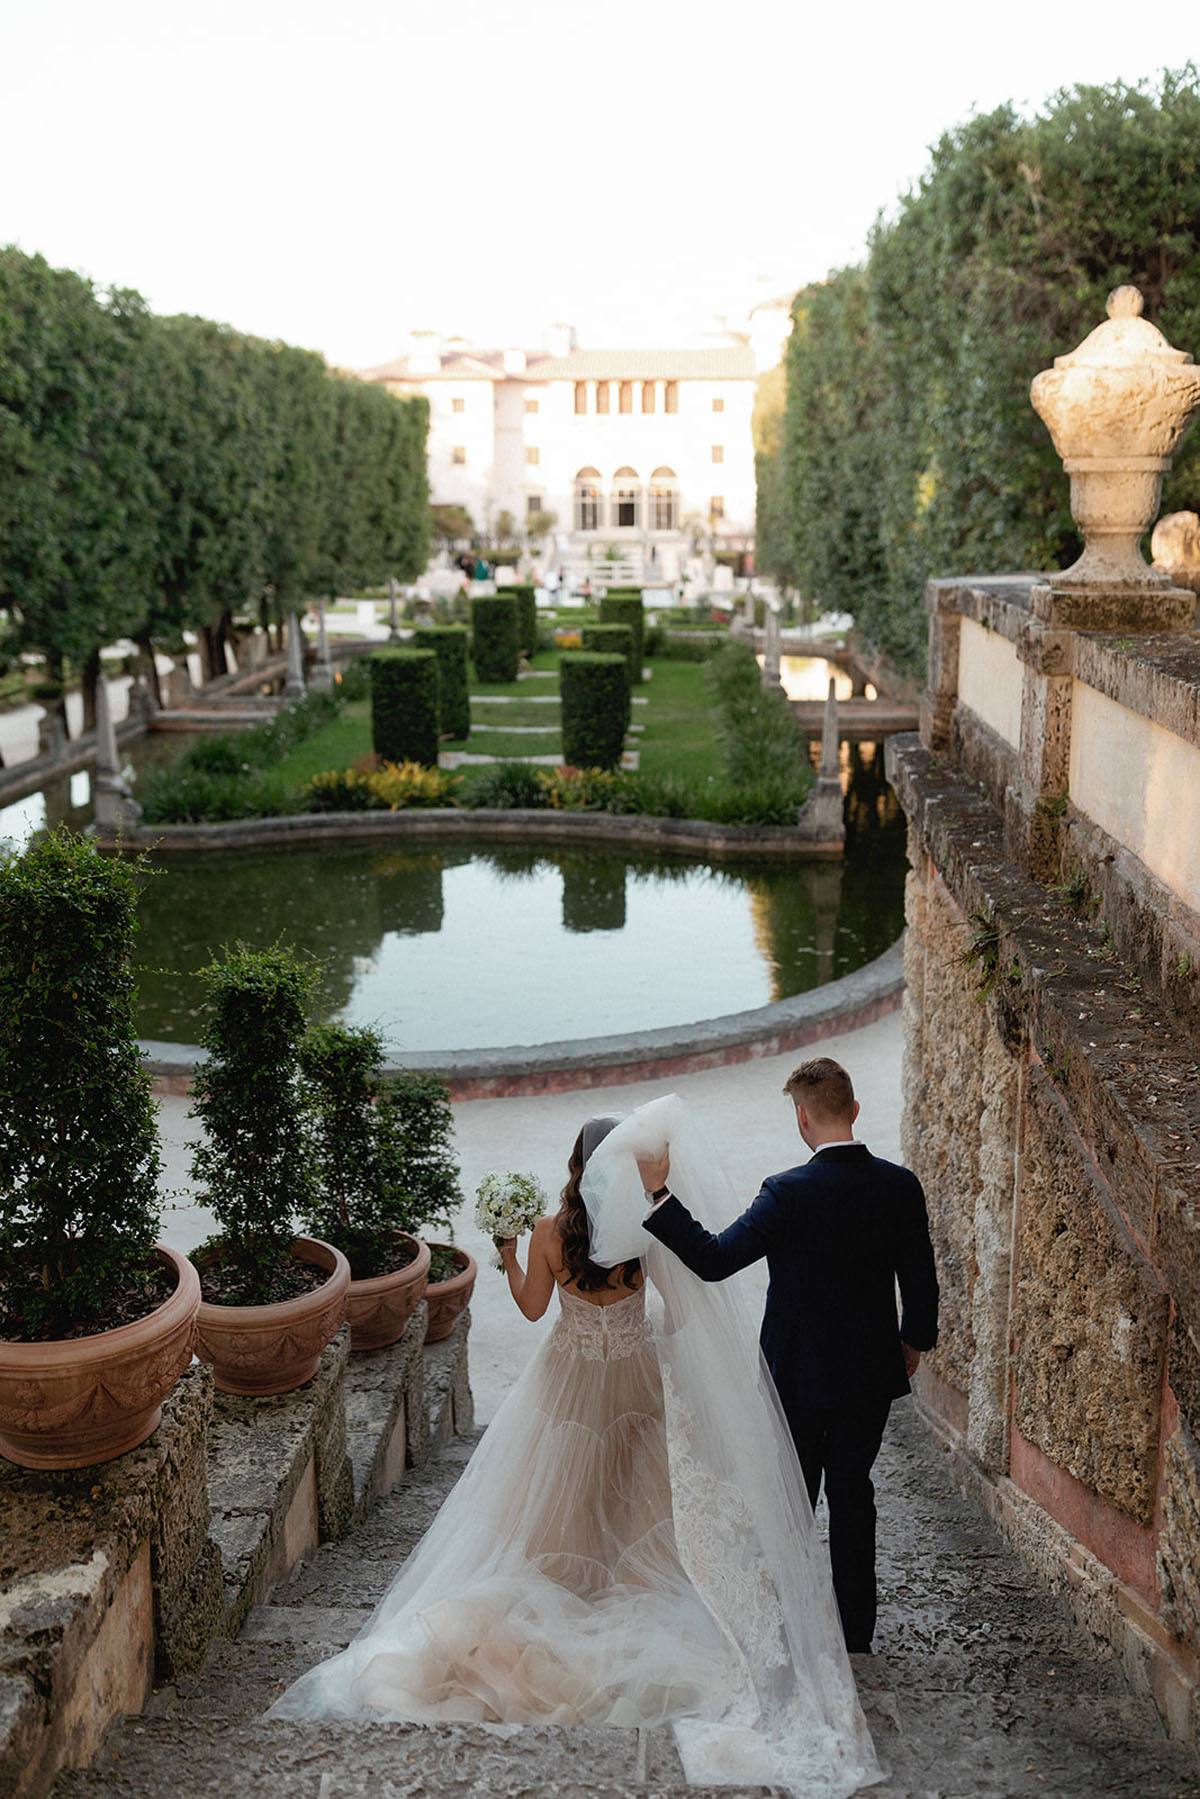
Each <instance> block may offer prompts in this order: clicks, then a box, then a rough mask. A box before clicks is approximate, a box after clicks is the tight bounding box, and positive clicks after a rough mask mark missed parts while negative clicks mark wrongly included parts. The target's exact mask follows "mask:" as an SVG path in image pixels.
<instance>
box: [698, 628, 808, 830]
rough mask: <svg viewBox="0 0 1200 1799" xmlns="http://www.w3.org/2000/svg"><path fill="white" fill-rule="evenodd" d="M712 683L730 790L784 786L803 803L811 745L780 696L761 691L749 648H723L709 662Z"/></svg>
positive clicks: (773, 690) (769, 690) (770, 690)
mask: <svg viewBox="0 0 1200 1799" xmlns="http://www.w3.org/2000/svg"><path fill="white" fill-rule="evenodd" d="M708 680H709V683H710V685H711V687H712V690H713V694H714V696H715V698H716V701H717V707H718V717H719V727H718V728H719V731H720V736H721V749H722V754H723V758H724V762H725V774H726V778H727V779H728V781H729V782H730V784H731V786H732V787H733V788H735V789H741V788H744V789H746V790H747V791H748V792H749V791H751V790H753V789H755V788H756V787H762V785H763V784H764V783H766V784H767V787H768V788H769V789H770V790H771V791H774V789H775V787H776V786H778V787H779V788H780V789H781V790H782V789H783V788H786V789H787V790H788V791H790V792H793V793H794V794H795V796H796V797H795V804H799V802H800V800H802V799H803V798H804V796H805V794H806V793H807V792H808V790H809V788H810V787H811V786H812V782H813V772H812V764H811V762H810V761H809V759H808V749H807V745H806V743H805V741H804V739H803V738H802V737H801V735H800V733H799V731H798V730H797V728H796V721H795V720H794V719H793V717H792V715H791V712H790V711H789V710H788V703H787V700H786V699H785V698H784V695H783V694H782V692H781V691H780V690H779V689H778V688H764V687H763V685H762V678H761V675H760V673H759V668H758V663H757V662H756V660H755V657H754V652H753V651H752V650H751V649H750V647H749V646H748V645H747V644H740V643H730V644H726V645H724V647H723V648H722V649H721V650H720V651H719V653H718V654H717V655H716V656H714V657H712V659H711V660H710V662H709V666H708ZM729 822H731V823H734V822H740V821H738V820H733V819H731V820H730V821H729Z"/></svg>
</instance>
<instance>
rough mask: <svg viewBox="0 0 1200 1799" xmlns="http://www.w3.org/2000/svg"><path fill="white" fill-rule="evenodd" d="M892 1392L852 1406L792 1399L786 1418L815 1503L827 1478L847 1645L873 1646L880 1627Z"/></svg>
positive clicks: (831, 1534) (833, 1551)
mask: <svg viewBox="0 0 1200 1799" xmlns="http://www.w3.org/2000/svg"><path fill="white" fill-rule="evenodd" d="M891 1403H892V1402H891V1400H890V1399H876V1400H862V1401H859V1402H857V1403H855V1404H853V1405H848V1406H793V1407H791V1408H790V1409H789V1412H788V1423H789V1424H790V1426H791V1430H792V1437H793V1439H794V1440H795V1444H796V1454H797V1455H798V1456H799V1458H800V1467H801V1470H802V1472H803V1474H804V1482H805V1485H806V1486H807V1488H808V1496H809V1498H810V1500H811V1501H812V1503H813V1505H814V1506H815V1505H816V1503H817V1495H818V1494H819V1493H820V1491H821V1481H822V1477H824V1481H825V1500H826V1503H827V1505H828V1506H829V1559H830V1562H831V1563H832V1565H833V1591H834V1596H835V1597H836V1599H837V1603H838V1611H839V1612H840V1613H841V1619H842V1630H843V1632H844V1634H845V1638H846V1644H847V1647H848V1648H850V1649H851V1650H863V1649H869V1648H870V1647H871V1638H872V1636H873V1635H874V1634H875V1604H876V1600H875V1488H874V1486H873V1485H872V1483H871V1464H872V1463H873V1462H874V1460H875V1457H876V1456H877V1455H878V1454H879V1445H880V1443H881V1442H882V1441H883V1429H884V1426H885V1424H886V1423H887V1417H888V1412H889V1410H890V1408H891Z"/></svg>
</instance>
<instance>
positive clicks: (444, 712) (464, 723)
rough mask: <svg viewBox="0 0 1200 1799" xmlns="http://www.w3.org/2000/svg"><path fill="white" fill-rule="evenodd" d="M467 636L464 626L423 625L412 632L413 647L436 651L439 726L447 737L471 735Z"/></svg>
mask: <svg viewBox="0 0 1200 1799" xmlns="http://www.w3.org/2000/svg"><path fill="white" fill-rule="evenodd" d="M467 637H468V634H467V632H466V631H465V630H464V629H463V627H462V626H461V625H449V626H446V627H444V628H442V629H439V628H438V627H437V626H435V625H420V626H418V628H417V629H416V630H415V631H414V632H413V634H412V639H411V641H412V647H413V649H415V650H432V651H433V653H434V655H435V656H436V657H437V659H438V728H439V731H440V732H441V734H442V735H443V736H445V737H459V738H462V737H469V736H470V735H471V699H470V684H469V682H468V680H467Z"/></svg>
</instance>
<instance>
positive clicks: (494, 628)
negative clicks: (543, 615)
mask: <svg viewBox="0 0 1200 1799" xmlns="http://www.w3.org/2000/svg"><path fill="white" fill-rule="evenodd" d="M471 660H472V661H473V662H474V664H475V673H476V675H477V676H478V677H479V679H480V680H481V681H500V682H509V681H515V680H516V678H517V669H518V668H519V666H520V662H521V644H520V631H519V628H518V623H517V602H516V600H515V599H514V598H513V596H512V592H511V589H506V590H504V591H502V592H500V593H494V594H480V595H479V597H478V598H477V599H473V600H472V601H471Z"/></svg>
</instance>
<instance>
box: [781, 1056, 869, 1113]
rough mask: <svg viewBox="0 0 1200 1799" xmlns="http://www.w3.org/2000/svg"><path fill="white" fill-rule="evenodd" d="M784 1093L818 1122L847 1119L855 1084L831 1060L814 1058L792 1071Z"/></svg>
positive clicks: (851, 1109)
mask: <svg viewBox="0 0 1200 1799" xmlns="http://www.w3.org/2000/svg"><path fill="white" fill-rule="evenodd" d="M783 1090H784V1092H785V1093H786V1094H787V1096H788V1098H789V1099H791V1100H792V1101H793V1102H794V1103H795V1104H796V1105H798V1106H803V1107H804V1108H805V1110H806V1111H808V1112H814V1113H815V1114H816V1116H817V1117H818V1118H849V1116H850V1114H851V1112H853V1110H854V1082H853V1081H852V1080H851V1079H850V1076H849V1075H848V1074H847V1073H846V1070H845V1069H844V1068H843V1067H842V1065H841V1063H840V1062H835V1061H834V1060H833V1057H832V1056H813V1058H812V1059H811V1061H808V1062H801V1064H800V1066H799V1068H796V1069H793V1071H792V1073H791V1074H789V1076H788V1078H787V1080H786V1082H785V1083H784V1088H783Z"/></svg>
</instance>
